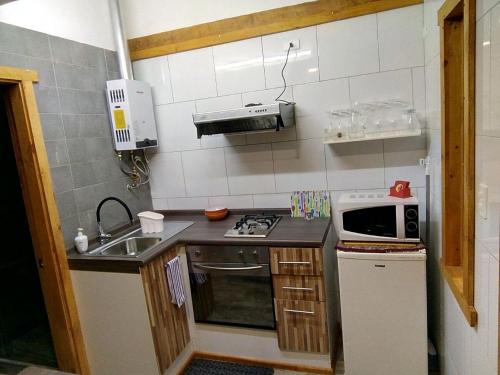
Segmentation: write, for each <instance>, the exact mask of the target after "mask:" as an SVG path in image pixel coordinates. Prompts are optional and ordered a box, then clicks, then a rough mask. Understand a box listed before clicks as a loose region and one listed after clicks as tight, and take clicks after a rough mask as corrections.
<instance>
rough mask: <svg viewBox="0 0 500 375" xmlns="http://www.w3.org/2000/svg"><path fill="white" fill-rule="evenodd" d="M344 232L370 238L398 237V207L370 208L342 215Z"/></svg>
mask: <svg viewBox="0 0 500 375" xmlns="http://www.w3.org/2000/svg"><path fill="white" fill-rule="evenodd" d="M342 218H343V222H344V230H346V231H349V232H354V233H360V234H366V235H370V236H381V237H395V238H396V237H397V228H396V225H397V224H396V206H381V207H370V208H363V209H359V210H352V211H347V212H344V213H343V214H342Z"/></svg>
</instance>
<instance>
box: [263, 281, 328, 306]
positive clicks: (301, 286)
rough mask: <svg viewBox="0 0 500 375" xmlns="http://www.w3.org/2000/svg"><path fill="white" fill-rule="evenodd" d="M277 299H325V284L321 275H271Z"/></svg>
mask: <svg viewBox="0 0 500 375" xmlns="http://www.w3.org/2000/svg"><path fill="white" fill-rule="evenodd" d="M273 288H274V296H275V297H276V298H277V299H294V300H303V301H325V285H324V283H323V278H322V277H321V276H295V275H273Z"/></svg>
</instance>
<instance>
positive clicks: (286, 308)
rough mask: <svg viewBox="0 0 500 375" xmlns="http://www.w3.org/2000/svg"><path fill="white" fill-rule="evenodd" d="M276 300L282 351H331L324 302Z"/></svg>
mask: <svg viewBox="0 0 500 375" xmlns="http://www.w3.org/2000/svg"><path fill="white" fill-rule="evenodd" d="M275 301H276V319H277V321H278V345H279V347H280V349H281V350H290V351H304V352H316V353H328V328H327V319H326V306H325V302H314V301H292V300H278V299H277V300H275Z"/></svg>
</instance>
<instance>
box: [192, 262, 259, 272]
mask: <svg viewBox="0 0 500 375" xmlns="http://www.w3.org/2000/svg"><path fill="white" fill-rule="evenodd" d="M193 266H194V267H197V268H201V269H205V270H217V271H248V270H258V269H261V268H263V266H250V267H215V266H206V265H203V264H193Z"/></svg>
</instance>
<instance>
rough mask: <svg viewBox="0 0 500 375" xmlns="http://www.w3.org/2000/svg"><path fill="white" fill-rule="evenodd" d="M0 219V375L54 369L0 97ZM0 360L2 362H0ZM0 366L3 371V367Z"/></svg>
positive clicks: (29, 236)
mask: <svg viewBox="0 0 500 375" xmlns="http://www.w3.org/2000/svg"><path fill="white" fill-rule="evenodd" d="M0 103H1V105H0V160H2V169H3V172H2V175H3V177H2V180H3V183H2V184H0V217H1V218H2V220H1V221H3V223H4V225H3V226H4V228H6V231H5V234H6V235H7V236H12V237H11V238H10V239H9V240H8V241H6V242H8V243H15V246H12V245H11V246H3V247H2V249H1V250H0V296H2V297H1V298H0V373H1V372H3V371H5V372H6V371H7V370H6V369H5V368H7V367H11V365H8V364H6V363H10V364H12V363H13V362H20V363H26V364H27V365H28V364H34V365H42V366H47V367H54V368H55V367H57V361H56V356H55V352H54V346H53V343H52V336H51V334H50V328H49V322H48V318H47V313H46V310H45V304H44V301H43V295H42V289H41V285H40V278H39V276H38V269H37V265H36V258H35V254H34V249H33V244H32V241H31V234H30V229H29V224H28V220H27V217H26V208H25V206H24V200H23V195H22V190H21V184H20V181H19V174H18V171H17V166H16V159H15V157H14V148H13V145H12V138H11V135H10V131H9V125H8V118H7V112H6V108H5V105H4V98H3V97H2V98H1V100H0ZM2 362H3V364H2ZM2 367H4V369H2Z"/></svg>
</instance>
